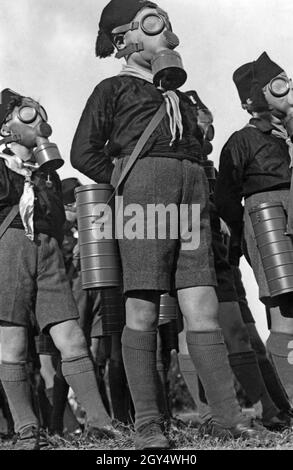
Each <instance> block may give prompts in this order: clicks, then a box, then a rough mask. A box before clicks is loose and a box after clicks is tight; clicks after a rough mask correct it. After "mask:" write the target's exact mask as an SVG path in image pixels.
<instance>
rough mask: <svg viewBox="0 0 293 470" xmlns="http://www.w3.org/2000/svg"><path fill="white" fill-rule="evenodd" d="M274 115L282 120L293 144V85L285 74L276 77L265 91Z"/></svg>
mask: <svg viewBox="0 0 293 470" xmlns="http://www.w3.org/2000/svg"><path fill="white" fill-rule="evenodd" d="M264 95H265V98H266V101H267V102H268V105H269V108H270V109H271V111H272V114H273V115H275V116H276V117H277V118H279V119H281V120H282V121H283V123H284V126H285V128H286V130H287V132H288V135H289V136H290V138H291V141H292V142H293V85H292V80H291V79H289V78H288V77H287V75H286V74H285V73H281V74H280V75H278V76H277V77H274V78H273V79H272V80H271V81H270V82H269V83H268V85H267V86H266V87H265V89H264Z"/></svg>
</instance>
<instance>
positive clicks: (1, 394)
mask: <svg viewBox="0 0 293 470" xmlns="http://www.w3.org/2000/svg"><path fill="white" fill-rule="evenodd" d="M0 401H1V408H2V412H3V416H4V418H5V419H6V421H7V434H8V436H11V435H12V434H13V433H14V422H13V418H12V414H11V411H10V408H9V405H8V400H7V396H6V393H5V391H4V388H3V385H2V382H1V380H0Z"/></svg>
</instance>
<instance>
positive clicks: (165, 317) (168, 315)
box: [159, 294, 178, 325]
mask: <svg viewBox="0 0 293 470" xmlns="http://www.w3.org/2000/svg"><path fill="white" fill-rule="evenodd" d="M177 312H178V302H177V299H176V298H175V297H171V296H170V295H169V294H162V295H161V299H160V314H159V325H163V324H164V323H168V322H170V321H172V320H176V319H177Z"/></svg>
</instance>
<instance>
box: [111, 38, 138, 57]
mask: <svg viewBox="0 0 293 470" xmlns="http://www.w3.org/2000/svg"><path fill="white" fill-rule="evenodd" d="M143 50H144V47H143V43H142V42H138V43H135V44H129V46H127V47H125V48H124V49H121V50H120V51H118V52H117V53H116V54H115V57H116V58H117V59H121V57H125V56H128V55H131V54H133V53H134V52H140V51H143Z"/></svg>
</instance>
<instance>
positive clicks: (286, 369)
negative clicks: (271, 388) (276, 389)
mask: <svg viewBox="0 0 293 470" xmlns="http://www.w3.org/2000/svg"><path fill="white" fill-rule="evenodd" d="M290 342H291V345H293V335H292V334H287V333H277V332H276V333H275V332H271V333H270V336H269V339H268V341H267V349H268V351H269V352H270V354H271V357H272V361H273V364H274V366H275V368H276V370H277V373H278V375H279V377H280V380H281V382H282V385H283V387H284V388H285V390H286V393H287V395H288V397H289V400H290V402H291V403H293V361H292V360H290V357H289V354H290V353H291V352H292V346H291V347H290V344H289V343H290Z"/></svg>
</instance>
